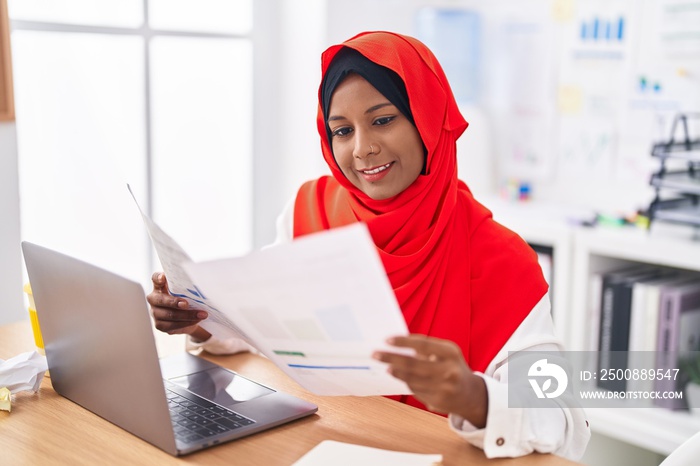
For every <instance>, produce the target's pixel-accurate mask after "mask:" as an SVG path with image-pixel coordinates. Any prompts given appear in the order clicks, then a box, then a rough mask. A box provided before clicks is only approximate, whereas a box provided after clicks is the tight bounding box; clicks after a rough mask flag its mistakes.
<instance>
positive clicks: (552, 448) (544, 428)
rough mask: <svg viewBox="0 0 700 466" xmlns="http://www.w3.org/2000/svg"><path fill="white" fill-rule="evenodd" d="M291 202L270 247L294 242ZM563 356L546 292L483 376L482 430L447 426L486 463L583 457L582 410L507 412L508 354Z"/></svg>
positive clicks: (219, 346)
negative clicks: (539, 456) (531, 455)
mask: <svg viewBox="0 0 700 466" xmlns="http://www.w3.org/2000/svg"><path fill="white" fill-rule="evenodd" d="M293 206H294V200H291V201H290V202H289V203H287V206H286V207H285V209H284V211H283V212H282V214H281V215H280V216H279V217H278V218H277V238H276V239H275V242H274V243H273V244H272V245H270V246H268V247H271V246H274V245H276V244H281V243H284V242H289V241H291V240H292V238H293V222H294V214H293V212H294V209H293ZM192 347H201V348H203V349H204V350H206V351H207V352H210V353H213V354H230V353H236V352H240V351H251V350H253V351H255V350H254V349H253V348H251V347H250V345H248V344H247V343H245V342H244V341H242V340H238V339H230V340H218V339H216V338H214V337H212V338H211V339H209V340H208V341H206V342H204V343H193V342H191V341H188V348H192ZM523 350H531V351H561V350H563V344H562V342H561V341H560V340H559V339H558V338H557V337H556V336H555V334H554V325H553V323H552V316H551V312H550V301H549V293H547V294H546V295H545V296H544V297H543V298H542V299H541V300H540V302H539V303H537V305H535V307H534V308H533V309H532V311H531V312H530V313H529V314H528V316H527V317H526V318H525V320H523V322H522V323H521V324H520V326H519V327H518V328H517V329H516V330H515V332H513V334H512V335H511V336H510V338H509V339H508V341H507V342H506V344H505V345H504V346H503V348H501V350H500V351H499V353H498V354H497V355H496V356H495V357H494V358H493V360H492V361H491V363H490V364H489V365H488V367H487V368H486V370H485V371H484V373H478V372H477V373H476V374H477V375H479V376H480V377H482V378H483V379H484V382H485V383H486V391H487V394H488V399H489V408H488V414H487V418H486V427H485V428H483V429H477V428H476V427H474V426H473V425H472V424H470V423H469V422H468V421H466V420H464V419H462V418H461V417H460V416H457V415H453V414H450V415H449V418H448V419H449V421H448V422H449V425H450V427H451V428H452V430H453V431H454V432H456V433H457V435H459V436H460V437H462V438H464V439H465V440H466V441H467V442H469V443H470V444H472V445H474V446H477V447H479V448H481V449H483V450H484V453H485V454H486V456H487V457H488V458H498V457H516V456H522V455H526V454H529V453H532V452H539V453H554V454H556V455H559V456H563V457H566V458H569V459H572V460H577V459H579V458H581V456H583V453H584V452H585V450H586V446H587V445H588V440H589V439H590V436H591V433H590V429H589V426H588V421H587V420H586V416H585V413H584V411H583V409H581V408H566V407H561V409H549V408H510V407H508V352H509V351H510V352H513V351H523Z"/></svg>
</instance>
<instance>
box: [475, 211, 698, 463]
mask: <svg viewBox="0 0 700 466" xmlns="http://www.w3.org/2000/svg"><path fill="white" fill-rule="evenodd" d="M485 205H486V206H488V207H489V208H490V209H491V210H492V212H493V213H494V218H495V219H496V220H497V221H499V222H500V223H502V224H504V225H505V226H507V227H508V228H510V229H512V230H513V231H515V232H516V233H518V234H519V235H521V236H522V237H523V238H524V239H525V240H526V241H528V242H529V243H531V244H539V245H544V246H550V247H552V248H553V250H554V271H555V276H554V293H555V295H554V296H553V302H554V309H553V311H554V313H553V317H554V321H555V326H556V328H557V331H558V332H559V334H560V336H563V338H564V340H565V343H566V348H567V350H570V351H583V350H588V349H589V345H590V343H589V341H590V340H589V337H588V335H587V332H588V327H589V322H588V317H587V313H588V312H589V311H588V309H589V308H588V306H589V303H588V302H587V301H588V298H589V278H590V276H591V274H592V273H594V272H598V271H601V270H606V269H611V268H615V267H618V266H622V265H623V264H629V263H648V264H655V265H661V266H666V267H673V268H680V269H686V270H695V271H700V239H698V238H697V235H698V231H697V230H696V229H693V228H692V227H689V226H686V225H672V224H671V225H669V224H662V223H659V224H654V225H653V226H652V229H651V230H650V231H647V230H642V229H638V228H634V227H620V228H612V227H596V228H590V227H584V226H575V225H573V224H572V222H571V220H572V219H571V218H569V217H570V216H571V215H572V212H571V211H569V210H567V209H565V208H564V209H563V208H557V207H552V206H551V205H542V204H537V203H507V202H504V201H501V200H491V201H489V202H485ZM573 216H578V218H579V219H582V218H586V213H585V212H583V213H582V212H576V213H573ZM586 412H587V415H588V417H589V421H590V423H591V428H592V430H593V431H594V432H596V433H599V434H602V435H605V436H607V437H610V438H614V439H617V440H620V441H624V442H627V443H629V444H631V445H635V446H638V447H640V448H643V449H646V450H649V451H653V452H656V453H659V454H663V455H668V454H669V453H670V452H671V451H673V450H674V449H675V448H677V447H678V446H679V445H680V444H681V443H683V442H684V441H685V440H687V439H688V438H690V437H691V436H692V435H693V434H694V433H696V432H698V431H700V416H693V415H691V414H690V413H689V412H687V411H678V412H674V411H669V410H666V409H662V408H641V409H640V408H618V409H587V410H586Z"/></svg>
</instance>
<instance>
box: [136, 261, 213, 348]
mask: <svg viewBox="0 0 700 466" xmlns="http://www.w3.org/2000/svg"><path fill="white" fill-rule="evenodd" d="M151 280H152V281H153V291H151V293H150V294H149V295H148V296H147V297H146V299H147V300H148V304H150V305H151V313H152V314H153V319H154V320H155V327H156V328H157V329H158V330H160V331H161V332H165V333H168V334H170V335H174V334H181V333H185V334H188V335H192V336H194V337H196V338H197V339H206V338H203V337H206V335H208V332H206V331H205V330H204V329H202V328H201V327H199V325H198V324H199V322H201V321H202V320H204V319H206V318H207V316H208V314H207V312H206V311H202V310H199V309H190V308H189V304H188V303H187V301H186V300H184V299H183V298H177V297H175V296H173V295H171V294H170V293H169V292H168V280H167V279H166V278H165V274H164V273H163V272H156V273H154V274H153V276H151Z"/></svg>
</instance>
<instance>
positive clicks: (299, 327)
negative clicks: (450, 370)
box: [132, 193, 411, 396]
mask: <svg viewBox="0 0 700 466" xmlns="http://www.w3.org/2000/svg"><path fill="white" fill-rule="evenodd" d="M132 195H133V193H132ZM134 200H135V199H134ZM137 205H138V203H137ZM141 214H142V216H143V219H144V222H145V224H146V227H147V229H148V232H149V234H150V236H151V240H152V242H153V245H154V247H155V249H156V251H157V253H158V257H159V259H160V261H161V265H162V266H163V270H164V272H165V274H166V277H167V278H168V285H169V289H170V292H171V294H173V295H175V296H180V297H183V298H184V299H187V300H188V302H189V303H190V304H191V305H192V306H194V307H196V308H199V309H204V310H206V311H207V312H208V313H209V318H207V319H206V320H205V321H203V322H202V323H201V324H200V325H201V326H202V327H203V328H205V329H206V330H207V331H209V332H210V333H212V334H213V335H215V336H216V337H217V338H228V337H237V338H242V339H244V340H245V341H247V342H248V343H249V344H251V345H252V346H253V347H255V348H257V349H258V350H259V351H260V352H261V353H263V354H264V355H265V356H267V357H268V358H269V359H270V360H271V361H272V362H274V363H275V364H276V365H277V366H278V367H279V368H280V369H281V370H282V371H284V372H285V373H286V374H287V375H289V376H290V377H291V378H292V379H294V380H295V381H296V382H298V383H299V384H300V385H301V386H303V387H304V388H306V389H307V390H309V391H311V392H313V393H316V394H318V395H358V396H369V395H402V394H410V393H411V391H410V389H409V388H408V386H407V385H406V384H405V383H404V382H402V381H400V380H398V379H396V378H394V377H393V376H391V375H390V374H389V373H388V372H387V370H386V364H384V363H382V362H379V361H376V360H374V359H372V357H371V355H372V353H373V352H374V351H376V350H387V351H393V352H404V353H405V352H406V350H401V349H399V348H395V347H391V346H389V345H387V344H386V339H387V338H389V337H391V336H396V335H408V329H407V327H406V323H405V321H404V318H403V315H402V313H401V309H400V308H399V305H398V302H397V301H396V297H395V295H394V292H393V290H392V288H391V285H390V283H389V279H388V277H387V276H386V273H385V271H384V268H383V266H382V263H381V259H380V257H379V254H378V253H377V251H376V248H375V246H374V242H373V241H372V238H371V236H370V233H369V230H368V229H367V226H366V225H365V224H364V223H356V224H353V225H350V226H346V227H342V228H335V229H332V230H328V231H324V232H321V233H315V234H311V235H307V236H304V237H301V238H299V239H295V240H294V241H292V242H290V243H287V244H281V245H277V246H274V247H271V248H268V249H265V250H263V251H256V252H253V253H251V254H248V255H246V256H242V257H235V258H229V259H221V260H214V261H207V262H193V261H192V260H191V259H190V258H189V256H188V255H187V254H186V253H185V252H184V251H183V250H182V248H181V247H180V246H179V245H178V244H177V243H176V242H175V241H174V240H173V239H172V238H170V237H169V236H168V235H167V234H166V233H165V232H164V231H163V230H161V229H160V228H159V227H158V225H157V224H156V223H155V222H153V221H152V220H151V219H150V218H149V217H148V216H147V215H145V214H144V213H143V211H142V212H141ZM195 283H196V284H195Z"/></svg>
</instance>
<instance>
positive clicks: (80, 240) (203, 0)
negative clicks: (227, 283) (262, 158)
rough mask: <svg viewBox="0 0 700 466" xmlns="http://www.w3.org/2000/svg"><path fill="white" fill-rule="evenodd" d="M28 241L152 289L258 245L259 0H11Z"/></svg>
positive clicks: (23, 221)
mask: <svg viewBox="0 0 700 466" xmlns="http://www.w3.org/2000/svg"><path fill="white" fill-rule="evenodd" d="M9 13H10V19H11V29H12V48H13V50H12V52H13V60H14V77H15V80H14V81H15V106H16V116H17V144H18V152H19V172H20V198H21V224H22V238H23V239H26V240H29V241H33V242H37V243H39V244H43V245H46V246H48V247H51V248H54V249H58V250H60V251H63V252H66V253H68V254H72V255H75V256H77V257H80V258H83V259H85V260H88V261H90V262H93V263H96V264H98V265H101V266H103V267H105V268H108V269H110V270H113V271H115V272H117V273H120V274H122V275H125V276H128V277H131V278H132V279H135V280H139V281H141V282H143V283H148V282H150V280H149V277H150V273H151V272H152V271H153V270H156V269H158V268H159V266H158V264H157V262H155V261H154V260H153V258H152V254H151V246H150V242H149V241H148V239H147V236H146V233H145V227H144V226H143V223H142V221H141V219H140V217H139V214H138V210H137V209H136V206H135V205H134V203H133V201H132V200H131V198H130V196H129V194H128V191H127V188H126V184H127V183H129V184H131V186H132V188H133V189H134V191H135V194H136V195H137V197H138V198H139V203H140V204H141V206H142V208H144V210H145V211H147V212H149V213H150V215H151V216H152V217H153V218H154V220H155V221H156V222H158V223H159V224H160V225H161V226H162V227H163V229H164V230H165V231H167V232H168V233H169V234H170V235H171V236H173V238H175V240H176V241H178V242H179V243H180V244H181V245H182V246H183V247H184V249H185V250H186V251H188V252H189V253H190V254H191V255H192V257H193V258H194V259H207V258H212V257H215V256H226V255H233V254H242V253H245V252H247V251H249V250H250V249H251V247H252V228H253V225H252V179H253V178H252V113H253V111H252V105H253V103H252V94H253V93H252V82H253V79H252V78H253V77H252V69H253V50H252V39H251V35H252V0H234V1H232V0H111V1H109V0H102V1H100V2H94V1H93V0H10V1H9Z"/></svg>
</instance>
